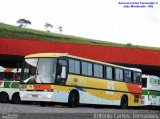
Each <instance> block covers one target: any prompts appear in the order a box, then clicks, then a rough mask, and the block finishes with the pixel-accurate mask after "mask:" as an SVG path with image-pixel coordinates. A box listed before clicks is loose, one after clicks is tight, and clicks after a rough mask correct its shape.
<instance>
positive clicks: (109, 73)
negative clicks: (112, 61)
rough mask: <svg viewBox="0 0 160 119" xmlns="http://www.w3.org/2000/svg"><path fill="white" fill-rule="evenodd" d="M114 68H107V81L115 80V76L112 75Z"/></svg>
mask: <svg viewBox="0 0 160 119" xmlns="http://www.w3.org/2000/svg"><path fill="white" fill-rule="evenodd" d="M112 72H113V70H112V67H109V66H107V67H106V78H107V79H113V75H112Z"/></svg>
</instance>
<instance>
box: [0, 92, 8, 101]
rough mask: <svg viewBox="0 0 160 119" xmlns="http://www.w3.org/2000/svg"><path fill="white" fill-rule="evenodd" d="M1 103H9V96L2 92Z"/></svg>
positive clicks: (0, 94)
mask: <svg viewBox="0 0 160 119" xmlns="http://www.w3.org/2000/svg"><path fill="white" fill-rule="evenodd" d="M0 102H1V103H7V102H9V95H8V93H7V92H0Z"/></svg>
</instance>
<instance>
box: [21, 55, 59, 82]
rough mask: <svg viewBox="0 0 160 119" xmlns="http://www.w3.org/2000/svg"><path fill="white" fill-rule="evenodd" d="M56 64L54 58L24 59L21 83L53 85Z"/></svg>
mask: <svg viewBox="0 0 160 119" xmlns="http://www.w3.org/2000/svg"><path fill="white" fill-rule="evenodd" d="M56 64H57V59H55V58H30V59H25V61H24V66H23V69H22V78H21V83H29V84H35V83H55V77H56V76H55V75H56Z"/></svg>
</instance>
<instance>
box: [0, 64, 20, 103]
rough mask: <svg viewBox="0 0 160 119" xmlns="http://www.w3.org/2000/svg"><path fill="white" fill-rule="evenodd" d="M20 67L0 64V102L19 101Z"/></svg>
mask: <svg viewBox="0 0 160 119" xmlns="http://www.w3.org/2000/svg"><path fill="white" fill-rule="evenodd" d="M20 73H21V69H17V68H4V67H2V66H0V103H7V102H9V101H12V103H20V102H21V100H20V96H19V85H20Z"/></svg>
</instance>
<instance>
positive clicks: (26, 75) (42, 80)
mask: <svg viewBox="0 0 160 119" xmlns="http://www.w3.org/2000/svg"><path fill="white" fill-rule="evenodd" d="M141 73H142V72H141V70H140V69H133V68H127V67H123V66H119V65H114V64H110V63H105V62H100V61H95V60H90V59H86V58H81V57H77V56H73V55H69V54H67V53H38V54H31V55H28V56H25V59H24V64H23V68H22V76H21V81H20V83H21V86H20V97H21V100H22V101H38V102H41V103H40V104H44V103H46V102H58V103H68V106H69V107H76V106H78V104H96V105H115V106H120V107H121V108H127V107H128V106H140V105H141V94H142V87H141ZM43 102H44V103H43Z"/></svg>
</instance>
